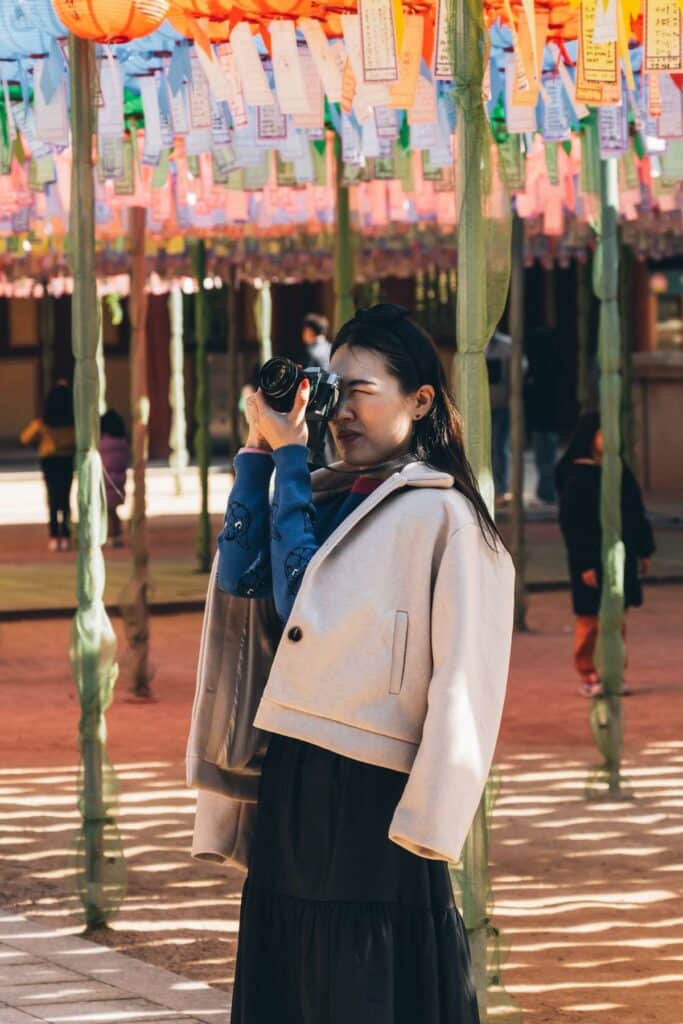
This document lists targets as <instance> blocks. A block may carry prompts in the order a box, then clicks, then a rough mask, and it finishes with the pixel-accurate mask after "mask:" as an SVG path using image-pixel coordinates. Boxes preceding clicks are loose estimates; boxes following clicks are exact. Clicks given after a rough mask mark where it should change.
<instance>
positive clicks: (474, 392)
mask: <svg viewBox="0 0 683 1024" xmlns="http://www.w3.org/2000/svg"><path fill="white" fill-rule="evenodd" d="M477 3H480V0H451V5H450V10H451V24H450V27H451V30H452V31H453V30H454V33H455V39H454V58H455V59H454V68H455V96H456V103H457V133H456V167H457V174H456V184H457V193H458V194H457V209H458V227H457V248H458V253H457V301H456V331H457V343H458V351H457V355H456V359H455V393H456V398H457V401H458V407H459V409H460V412H461V414H462V417H463V423H464V431H465V451H466V453H467V457H468V459H469V461H470V463H471V465H472V469H473V471H474V474H475V476H476V479H477V482H478V485H479V490H480V491H481V494H482V496H483V498H484V500H485V501H486V504H487V505H488V507H489V508H490V509H491V510H493V500H494V489H493V477H492V474H491V409H490V400H489V386H488V377H487V373H486V360H485V358H484V349H485V347H486V344H487V342H488V340H489V339H488V337H487V320H488V317H487V308H486V306H487V303H486V240H485V226H484V220H483V216H482V191H483V182H482V166H483V161H484V141H485V139H486V137H487V136H486V122H485V115H484V105H483V101H482V83H483V78H484V60H483V40H482V32H481V27H480V20H479V19H480V16H481V11H480V10H477V9H476V7H477ZM453 8H454V9H453ZM488 860H489V836H488V822H487V806H486V794H485V795H484V796H483V797H482V800H481V802H480V804H479V808H478V809H477V813H476V815H475V818H474V822H473V823H472V828H471V829H470V832H469V835H468V837H467V840H466V841H465V845H464V847H463V851H462V856H461V864H462V882H461V885H460V890H461V899H462V915H463V919H464V921H465V926H466V928H467V933H468V936H469V941H470V949H471V954H472V972H473V978H474V984H475V987H476V990H477V999H478V1002H479V1013H480V1016H481V1018H482V1020H483V1021H485V1020H487V1015H488V977H487V940H488V918H487V903H488V895H489V877H488Z"/></svg>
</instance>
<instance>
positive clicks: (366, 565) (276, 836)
mask: <svg viewBox="0 0 683 1024" xmlns="http://www.w3.org/2000/svg"><path fill="white" fill-rule="evenodd" d="M331 369H332V370H333V371H334V372H336V373H338V374H339V375H340V376H341V378H342V382H343V387H342V398H341V404H340V406H339V407H338V409H337V412H336V414H335V416H334V419H333V421H332V424H331V428H332V433H333V435H334V440H335V442H336V444H337V447H338V449H339V451H340V453H341V456H342V461H341V462H340V463H338V464H337V465H336V467H335V470H336V471H334V472H331V471H329V470H325V469H323V470H318V471H316V472H315V473H314V474H313V475H311V474H310V473H309V470H308V467H307V450H306V441H307V427H306V421H305V412H306V404H307V401H308V387H307V385H306V384H304V385H302V386H301V388H300V390H299V393H298V396H297V399H296V402H295V405H294V408H293V410H292V412H291V413H290V414H281V413H276V412H273V410H271V409H270V408H269V407H268V405H267V404H266V402H265V400H264V399H263V396H262V395H261V394H260V393H258V394H256V395H254V396H251V397H250V398H249V399H248V402H247V414H248V417H249V425H250V434H249V439H248V444H247V446H246V447H245V449H243V450H242V452H241V453H240V454H239V455H238V456H237V458H236V460H235V471H236V477H235V483H234V486H233V490H232V492H231V495H230V500H229V503H228V510H227V515H226V521H225V527H224V529H223V531H222V533H221V534H220V536H219V539H218V547H219V559H218V566H217V570H216V578H217V582H218V589H216V588H215V587H213V586H212V587H211V588H210V597H209V606H208V607H207V616H206V618H205V632H204V637H203V642H202V652H201V654H200V668H199V673H198V690H197V696H196V699H195V708H194V713H193V724H192V731H191V735H190V741H189V748H188V780H189V782H190V784H194V785H196V786H198V787H199V789H200V794H199V803H198V811H197V819H196V822H195V836H194V843H193V853H194V855H195V856H198V857H205V858H208V859H213V860H222V861H230V862H233V863H241V864H242V866H244V867H246V868H247V871H248V876H247V879H246V881H245V884H244V890H243V895H242V905H241V916H240V931H239V948H238V953H237V964H236V976H235V989H234V995H233V1004H232V1017H231V1019H232V1022H233V1024H274V1022H275V1021H277V1022H278V1024H349V1022H350V1021H352V1022H353V1024H417V1022H419V1024H475V1022H477V1021H478V1020H479V1017H478V1012H477V1003H476V994H475V992H474V988H473V984H472V981H471V977H470V970H469V953H468V943H467V936H466V933H465V930H464V926H463V922H462V919H461V917H460V915H459V913H458V911H457V909H456V908H455V906H454V903H453V894H452V889H451V885H450V878H449V871H448V863H447V862H448V861H457V859H458V857H459V855H460V851H461V847H462V844H463V842H464V840H465V837H466V835H467V832H468V830H469V827H470V824H471V821H472V819H473V816H474V813H475V810H476V807H477V805H478V803H479V800H480V798H481V795H482V792H483V788H484V785H485V782H486V777H487V774H488V771H489V767H490V763H491V759H492V756H493V750H494V746H495V741H496V736H497V732H498V727H499V722H500V716H501V710H502V704H503V697H504V692H505V684H506V678H507V670H508V660H509V651H510V639H511V631H512V604H513V570H512V566H511V561H510V558H509V556H508V554H507V552H506V551H505V548H504V547H503V545H502V543H501V541H500V538H499V536H498V534H497V531H496V528H495V526H494V525H493V523H492V521H491V519H490V517H489V515H488V512H487V510H486V507H485V505H484V504H483V502H482V499H481V498H480V496H479V494H478V492H477V488H476V484H475V481H474V477H473V475H472V471H471V469H470V467H469V465H468V463H467V460H466V458H465V455H464V451H463V443H462V432H461V425H460V419H459V416H458V413H457V411H456V409H455V406H454V404H453V400H452V398H451V396H450V395H449V392H448V390H447V387H446V382H445V378H444V374H443V370H442V367H441V363H440V360H439V356H438V353H437V351H436V349H435V347H434V345H433V343H432V341H431V339H430V338H429V337H428V336H427V335H426V334H425V333H424V332H423V331H422V330H421V329H420V328H419V327H418V326H417V325H416V324H414V323H413V322H412V321H410V320H409V319H408V318H407V316H406V310H404V309H403V308H402V307H398V306H391V305H384V306H376V307H373V309H371V310H359V311H358V312H357V314H356V316H355V317H354V318H353V319H352V320H351V321H349V322H348V323H347V324H345V326H344V327H343V328H342V329H341V331H340V332H339V334H338V335H337V337H336V339H335V341H334V344H333V347H332V356H331ZM273 470H275V488H274V494H273V499H272V503H269V497H268V494H269V483H270V478H271V475H272V473H273ZM226 592H227V594H229V595H232V596H231V597H227V596H226ZM244 598H246V599H247V600H246V601H245V600H244ZM221 602H222V604H221ZM245 606H246V607H245ZM219 608H222V609H223V611H222V612H219V611H217V609H219ZM273 620H277V622H278V623H279V625H280V626H282V624H284V629H283V630H282V629H277V628H275V629H274V628H273ZM259 623H260V624H261V625H259ZM280 632H281V638H280V636H279V634H280ZM266 679H267V682H266ZM264 682H265V688H263V683H264ZM259 686H260V687H261V690H262V692H260V691H259ZM245 705H246V706H248V707H249V709H250V711H249V717H251V718H253V709H254V708H255V707H257V713H256V717H255V720H253V721H246V720H245V717H244V715H245V713H244V707H245ZM240 715H241V716H242V718H241V720H240ZM250 729H251V733H250V732H249V730H250Z"/></svg>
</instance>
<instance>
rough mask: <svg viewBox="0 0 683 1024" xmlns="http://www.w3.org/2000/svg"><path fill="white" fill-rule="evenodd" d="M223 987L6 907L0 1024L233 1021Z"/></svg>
mask: <svg viewBox="0 0 683 1024" xmlns="http://www.w3.org/2000/svg"><path fill="white" fill-rule="evenodd" d="M228 1002H229V998H228V996H227V994H226V993H225V992H219V991H218V990H217V989H213V988H210V987H209V986H208V985H204V984H202V982H198V981H188V980H187V979H185V978H182V977H181V976H180V975H179V974H171V972H170V971H164V970H162V969H161V968H159V967H153V966H151V965H150V964H146V963H142V962H141V961H139V960H133V959H132V958H131V957H128V956H123V955H122V954H121V953H115V952H112V951H111V950H109V949H107V947H106V946H97V945H95V944H94V943H92V942H86V941H85V940H84V939H80V938H75V937H74V936H73V935H65V934H63V932H60V929H52V928H50V927H49V926H46V925H44V924H34V923H32V922H30V921H27V920H26V919H25V918H24V917H19V916H17V915H14V914H9V913H7V912H3V911H2V910H0V1024H37V1022H38V1021H46V1022H49V1024H89V1022H94V1021H96V1022H97V1024H229V1020H230V1013H229V1009H228Z"/></svg>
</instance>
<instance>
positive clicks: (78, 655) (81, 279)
mask: <svg viewBox="0 0 683 1024" xmlns="http://www.w3.org/2000/svg"><path fill="white" fill-rule="evenodd" d="M94 62H95V54H94V48H93V46H92V43H89V42H87V41H85V40H82V39H77V38H75V37H74V36H69V66H70V71H71V135H72V161H73V162H72V173H71V216H70V225H69V227H70V233H71V240H72V247H71V267H72V272H73V277H74V291H73V297H72V306H71V308H72V327H71V344H72V349H73V354H74V360H75V365H74V417H75V424H76V466H77V472H78V561H77V592H78V608H77V611H76V615H75V617H74V621H73V626H72V632H71V649H70V657H71V664H72V668H73V673H74V677H75V680H76V686H77V688H78V692H79V696H80V702H81V718H80V723H79V734H80V744H81V759H82V786H81V794H80V799H79V809H80V812H81V817H82V826H81V831H80V834H79V836H78V839H77V880H78V888H79V893H80V897H81V901H82V903H83V906H84V910H85V919H86V925H87V927H88V928H89V929H91V928H99V927H102V926H103V925H104V924H105V923H106V920H107V918H108V917H109V915H110V914H111V913H112V912H113V911H114V910H115V909H116V908H117V907H118V905H119V903H120V901H121V899H122V898H123V891H124V889H125V865H124V861H123V855H122V852H121V849H120V842H119V838H118V832H117V829H116V825H115V823H114V820H113V813H114V810H115V781H114V773H113V769H112V768H111V766H110V764H109V762H108V760H107V756H106V751H105V737H106V728H105V720H104V713H105V711H106V710H107V708H108V707H109V705H110V704H111V701H112V698H113V693H114V684H115V682H116V676H117V673H118V666H117V665H116V637H115V635H114V631H113V629H112V626H111V622H110V621H109V618H108V616H107V613H106V610H105V607H104V601H103V595H104V581H105V571H104V558H103V556H102V544H103V543H104V541H105V540H106V536H107V514H106V503H105V498H104V484H103V479H102V462H101V459H100V455H99V452H98V447H97V446H98V442H99V433H100V418H99V394H98V392H99V380H98V373H97V361H96V356H97V338H98V318H99V313H100V310H99V304H98V301H97V290H96V278H95V202H94V187H93V166H92V126H93V106H92V95H93V91H92V81H93V73H94Z"/></svg>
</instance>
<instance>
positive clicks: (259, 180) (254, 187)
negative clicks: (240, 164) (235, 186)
mask: <svg viewBox="0 0 683 1024" xmlns="http://www.w3.org/2000/svg"><path fill="white" fill-rule="evenodd" d="M292 167H293V165H292ZM269 174H270V161H269V153H268V151H266V152H265V153H264V154H263V159H262V160H261V163H260V164H257V165H256V166H255V167H245V168H244V171H243V178H242V181H243V186H242V187H243V188H244V189H245V191H247V192H260V190H261V189H262V188H265V187H266V185H267V184H268V176H269Z"/></svg>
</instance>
